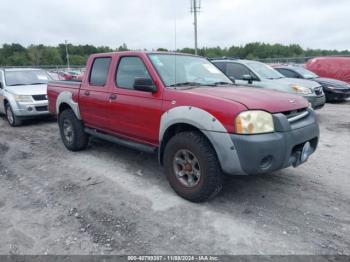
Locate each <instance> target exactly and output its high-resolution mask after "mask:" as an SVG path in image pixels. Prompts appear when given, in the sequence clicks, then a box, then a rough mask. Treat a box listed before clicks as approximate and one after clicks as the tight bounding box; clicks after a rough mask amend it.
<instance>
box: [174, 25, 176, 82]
mask: <svg viewBox="0 0 350 262" xmlns="http://www.w3.org/2000/svg"><path fill="white" fill-rule="evenodd" d="M176 31H177V28H176V18H175V21H174V42H175V43H174V45H175V46H174V48H175V50H174V52H175V55H174V71H175V72H174V73H175V74H174V84H176V71H177V70H176V51H177V43H176V42H177V39H176V37H177V32H176Z"/></svg>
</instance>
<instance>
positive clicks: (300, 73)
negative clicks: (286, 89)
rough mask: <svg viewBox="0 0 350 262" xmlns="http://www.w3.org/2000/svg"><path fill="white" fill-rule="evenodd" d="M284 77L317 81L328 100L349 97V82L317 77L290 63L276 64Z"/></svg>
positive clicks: (276, 67)
mask: <svg viewBox="0 0 350 262" xmlns="http://www.w3.org/2000/svg"><path fill="white" fill-rule="evenodd" d="M274 68H275V69H276V70H277V71H278V72H280V73H281V74H282V75H284V76H285V77H289V78H298V79H307V80H312V81H315V82H317V83H319V84H320V85H321V86H322V88H323V91H324V93H325V95H326V100H327V101H328V102H332V101H339V100H344V99H346V98H349V97H350V84H348V83H347V82H344V81H340V80H336V79H333V78H326V77H319V76H318V75H317V74H315V73H314V72H312V71H310V70H308V69H306V68H304V67H301V66H291V65H287V66H284V65H277V66H275V67H274Z"/></svg>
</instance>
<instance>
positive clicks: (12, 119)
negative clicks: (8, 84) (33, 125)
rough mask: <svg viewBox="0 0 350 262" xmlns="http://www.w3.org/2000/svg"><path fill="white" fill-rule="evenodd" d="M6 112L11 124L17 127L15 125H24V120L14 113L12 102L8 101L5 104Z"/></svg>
mask: <svg viewBox="0 0 350 262" xmlns="http://www.w3.org/2000/svg"><path fill="white" fill-rule="evenodd" d="M5 113H6V119H7V122H8V123H9V125H10V126H12V127H15V126H20V125H22V120H21V119H20V118H19V117H18V116H16V115H15V114H14V113H13V110H12V108H11V106H10V104H8V103H6V104H5Z"/></svg>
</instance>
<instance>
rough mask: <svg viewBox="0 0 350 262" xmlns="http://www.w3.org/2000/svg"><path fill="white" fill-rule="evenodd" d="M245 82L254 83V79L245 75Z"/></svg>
mask: <svg viewBox="0 0 350 262" xmlns="http://www.w3.org/2000/svg"><path fill="white" fill-rule="evenodd" d="M242 78H243V80H245V81H248V83H249V84H252V83H253V77H252V76H251V75H243V77H242Z"/></svg>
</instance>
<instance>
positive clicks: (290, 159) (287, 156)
mask: <svg viewBox="0 0 350 262" xmlns="http://www.w3.org/2000/svg"><path fill="white" fill-rule="evenodd" d="M307 112H308V114H307V116H305V117H303V118H302V119H298V120H295V121H294V120H293V122H291V120H288V119H287V117H286V116H285V115H284V114H282V113H279V114H274V115H273V116H274V122H275V130H276V131H275V132H274V133H268V134H258V135H238V134H230V135H229V136H230V142H232V143H231V145H233V146H231V151H230V152H228V151H227V150H225V147H224V146H223V143H220V144H221V145H220V148H221V150H220V148H219V147H218V143H216V144H214V147H215V149H216V152H217V153H218V157H219V160H220V164H221V167H222V170H223V171H224V172H225V173H226V174H229V175H252V174H264V173H269V172H273V171H276V170H279V169H282V168H286V167H288V166H292V165H293V166H294V167H295V166H298V165H300V164H302V163H303V162H305V160H307V159H304V160H302V158H301V153H302V149H303V146H304V145H305V144H306V143H307V142H309V143H310V149H309V150H308V153H307V155H308V156H310V155H311V154H312V153H314V152H315V150H316V148H317V144H318V140H319V133H320V131H319V126H318V123H317V121H316V117H315V113H314V111H313V110H312V109H307ZM222 136H223V134H222Z"/></svg>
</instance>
